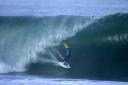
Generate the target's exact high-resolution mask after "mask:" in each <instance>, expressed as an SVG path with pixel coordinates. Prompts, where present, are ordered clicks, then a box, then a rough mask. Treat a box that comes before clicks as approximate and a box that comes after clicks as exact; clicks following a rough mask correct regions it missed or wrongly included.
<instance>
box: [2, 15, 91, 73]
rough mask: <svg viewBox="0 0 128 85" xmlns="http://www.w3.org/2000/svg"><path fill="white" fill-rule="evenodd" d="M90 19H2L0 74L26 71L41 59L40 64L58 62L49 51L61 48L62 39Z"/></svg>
mask: <svg viewBox="0 0 128 85" xmlns="http://www.w3.org/2000/svg"><path fill="white" fill-rule="evenodd" d="M93 20H94V19H93V18H92V17H80V16H46V17H3V16H1V17H0V73H8V72H15V71H16V72H17V71H18V72H19V71H25V70H27V69H28V68H27V67H26V66H27V65H28V64H30V63H36V62H38V61H40V60H41V61H40V62H42V63H44V62H45V63H48V62H53V61H54V62H57V61H58V60H57V59H56V57H55V55H54V54H53V53H52V52H51V50H48V48H50V47H53V46H58V45H60V43H61V41H62V40H63V39H65V38H68V37H71V36H74V35H75V34H76V33H77V32H78V31H80V30H82V29H83V28H84V27H85V26H87V25H88V24H89V23H91V22H92V21H93ZM57 52H59V51H57ZM40 54H41V58H39V57H40V56H39V55H40ZM45 54H49V55H48V56H47V57H46V56H45ZM60 56H61V54H60ZM60 58H63V57H62V56H61V57H60Z"/></svg>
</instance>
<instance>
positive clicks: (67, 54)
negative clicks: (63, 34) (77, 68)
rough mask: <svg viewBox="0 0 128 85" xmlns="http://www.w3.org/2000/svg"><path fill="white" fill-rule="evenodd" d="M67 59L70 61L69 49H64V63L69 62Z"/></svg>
mask: <svg viewBox="0 0 128 85" xmlns="http://www.w3.org/2000/svg"><path fill="white" fill-rule="evenodd" d="M69 59H70V49H69V48H66V57H65V60H64V61H65V62H69Z"/></svg>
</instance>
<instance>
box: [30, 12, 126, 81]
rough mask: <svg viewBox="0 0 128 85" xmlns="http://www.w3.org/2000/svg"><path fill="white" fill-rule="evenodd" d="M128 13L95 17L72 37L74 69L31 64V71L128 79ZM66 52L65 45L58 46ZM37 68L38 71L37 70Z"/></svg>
mask: <svg viewBox="0 0 128 85" xmlns="http://www.w3.org/2000/svg"><path fill="white" fill-rule="evenodd" d="M127 23H128V14H127V13H118V14H113V15H108V16H104V17H102V18H100V19H97V20H94V21H93V23H91V24H89V25H87V26H85V27H83V28H82V30H80V31H78V32H77V33H75V35H74V36H71V37H70V38H69V43H70V47H71V59H70V65H71V69H70V70H65V69H60V68H57V67H55V66H53V65H47V64H45V65H44V64H43V65H42V64H41V63H36V64H31V65H30V67H29V71H28V73H30V74H35V75H41V74H42V75H53V76H66V77H67V76H70V77H80V78H82V77H86V78H87V77H94V78H95V77H96V78H98V77H99V78H102V79H103V78H109V79H113V78H114V79H118V80H120V79H122V78H127V76H128V75H127V74H128V69H127V65H128V63H127V62H128V58H127V56H128V53H127V50H128V44H127V43H128V35H127V34H128V29H127V28H128V24H127ZM54 48H56V49H58V50H59V52H60V53H61V55H63V56H64V55H65V53H64V49H63V47H62V46H61V45H59V46H57V47H54ZM35 69H36V70H35Z"/></svg>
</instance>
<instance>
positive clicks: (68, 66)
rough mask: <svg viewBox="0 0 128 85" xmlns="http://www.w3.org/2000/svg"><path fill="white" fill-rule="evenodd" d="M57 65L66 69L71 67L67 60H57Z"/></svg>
mask: <svg viewBox="0 0 128 85" xmlns="http://www.w3.org/2000/svg"><path fill="white" fill-rule="evenodd" d="M58 65H59V66H61V67H63V68H67V69H70V68H71V66H70V65H69V64H68V63H67V62H58Z"/></svg>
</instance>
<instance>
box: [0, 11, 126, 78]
mask: <svg viewBox="0 0 128 85" xmlns="http://www.w3.org/2000/svg"><path fill="white" fill-rule="evenodd" d="M127 23H128V14H127V13H117V14H113V15H107V16H104V17H100V18H97V17H91V16H45V17H0V30H1V31H0V62H1V63H2V64H0V65H2V66H0V67H1V69H2V70H4V71H5V72H14V71H18V72H19V71H26V70H27V73H29V74H35V75H40V74H41V75H50V76H52V75H54V76H72V77H74V76H75V77H90V76H93V77H94V76H98V77H102V78H103V77H104V78H113V77H114V78H116V79H121V78H122V77H123V78H124V77H125V78H126V77H127V74H128V73H127V72H128V69H127V65H128V63H127V61H128V59H127V56H128V54H127V50H128V44H127V42H128V29H127V28H128V24H127ZM66 38H68V39H69V43H70V47H71V59H70V64H71V69H70V70H65V69H63V68H61V67H57V66H55V65H54V64H53V63H56V62H58V61H59V59H62V58H63V56H64V55H65V53H64V48H63V47H62V45H61V41H62V40H64V39H66ZM28 65H29V66H28ZM5 67H6V69H5ZM7 68H8V69H7ZM1 73H3V71H1Z"/></svg>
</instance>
